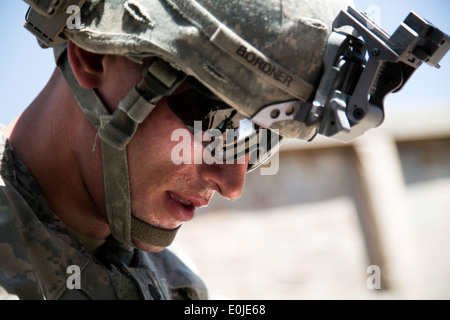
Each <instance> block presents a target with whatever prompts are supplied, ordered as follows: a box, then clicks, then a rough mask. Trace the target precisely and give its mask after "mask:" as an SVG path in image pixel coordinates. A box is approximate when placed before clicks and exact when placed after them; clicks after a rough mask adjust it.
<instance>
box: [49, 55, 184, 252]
mask: <svg viewBox="0 0 450 320" xmlns="http://www.w3.org/2000/svg"><path fill="white" fill-rule="evenodd" d="M55 56H56V59H57V64H58V66H59V68H60V69H61V71H62V74H63V75H64V78H65V79H66V82H67V84H68V85H69V87H70V88H71V90H72V93H73V95H74V97H75V99H76V100H77V102H78V104H79V105H80V107H81V109H82V110H83V112H84V114H85V115H86V117H87V118H88V120H89V121H90V122H91V124H92V125H93V126H94V127H95V128H97V130H98V134H97V136H98V137H99V138H100V139H101V147H102V158H103V176H104V188H105V202H106V209H107V217H108V224H109V226H110V229H111V233H112V235H113V236H114V237H115V238H116V239H117V240H119V241H122V242H124V243H126V244H128V245H131V246H135V245H134V244H133V239H136V240H139V241H142V242H144V243H146V244H150V245H153V246H158V247H167V246H169V245H170V244H171V243H172V242H173V240H174V239H175V236H176V233H177V231H178V229H179V227H178V228H176V229H163V228H160V227H157V226H153V225H151V224H148V223H147V222H145V221H142V220H140V219H138V218H136V217H135V216H133V214H132V212H131V196H130V183H129V176H128V161H127V152H126V147H127V145H128V143H129V142H130V140H131V138H132V137H133V136H134V134H135V133H136V130H137V127H138V125H139V124H140V123H142V122H143V121H144V120H145V118H146V117H147V116H148V115H149V114H150V113H151V112H152V111H153V109H154V108H155V107H156V104H157V103H158V101H159V100H160V99H161V98H162V97H164V96H166V95H169V94H170V93H171V92H173V90H175V89H176V88H177V87H178V85H179V84H180V83H181V82H182V81H183V80H184V79H185V75H184V74H182V73H179V72H176V71H175V70H174V69H172V68H170V67H169V66H163V65H162V64H161V62H160V61H159V60H157V59H154V60H153V61H152V62H150V64H149V66H148V67H146V68H145V71H144V76H143V80H142V81H141V82H140V83H139V84H138V86H137V87H135V88H133V89H132V90H131V91H130V92H129V93H128V95H127V96H126V97H125V98H124V99H123V100H122V101H121V102H120V103H119V106H118V108H117V109H116V111H114V113H112V114H110V112H109V111H108V110H107V109H106V107H105V106H104V104H103V103H102V101H101V100H100V98H99V97H98V95H97V94H96V93H95V91H94V90H92V89H86V88H84V87H82V86H81V85H80V84H79V83H78V81H77V80H76V78H75V75H74V74H73V70H72V68H71V66H70V63H69V61H68V58H67V53H66V52H64V51H62V52H58V53H56V52H55Z"/></svg>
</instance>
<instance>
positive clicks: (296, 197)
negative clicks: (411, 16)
mask: <svg viewBox="0 0 450 320" xmlns="http://www.w3.org/2000/svg"><path fill="white" fill-rule="evenodd" d="M355 6H356V8H357V9H358V10H360V11H365V12H367V13H368V14H369V15H371V16H372V17H373V19H374V20H375V21H377V22H379V23H380V24H381V25H382V26H383V27H384V28H385V29H386V30H387V31H388V32H389V33H393V32H394V31H395V29H396V27H398V25H399V24H400V23H401V22H402V21H403V19H404V18H405V17H406V16H407V14H408V13H409V11H415V12H416V13H418V14H419V15H421V16H422V17H424V18H426V19H428V20H430V21H431V22H433V23H434V24H435V25H437V26H438V27H439V28H441V29H443V30H444V31H446V32H447V33H450V20H449V19H448V14H449V13H450V2H448V1H447V0H430V1H420V0H410V1H387V0H355ZM1 7H2V9H3V10H2V11H1V13H0V27H1V29H2V31H3V34H4V36H3V41H2V44H1V46H2V47H1V49H2V50H1V51H0V55H1V59H0V64H1V69H0V70H1V73H0V74H1V77H0V97H1V100H0V123H2V124H7V123H9V122H10V121H12V120H13V119H14V118H15V117H17V116H19V115H20V113H21V112H22V111H23V109H24V108H25V107H26V106H28V104H29V103H30V102H31V101H32V99H33V98H34V97H35V96H36V95H37V94H38V93H39V91H40V90H41V89H42V88H43V87H44V85H45V84H46V82H47V81H48V79H49V78H50V75H51V73H52V72H53V68H54V62H53V55H52V52H51V50H42V49H40V48H39V47H38V46H37V44H36V41H35V40H34V38H33V37H32V36H31V35H30V34H28V33H27V32H26V31H25V30H24V29H23V27H22V25H23V21H24V16H25V12H26V9H27V6H26V4H25V3H24V2H23V1H7V2H6V1H5V2H4V3H2V5H1ZM441 65H442V68H441V69H440V70H436V69H433V68H430V67H428V66H423V67H421V68H420V69H419V70H418V71H417V72H416V74H415V75H414V76H413V77H412V78H411V80H410V81H409V83H408V84H407V85H406V86H405V88H404V89H403V90H402V91H401V92H400V93H397V94H394V95H391V96H389V97H388V99H387V100H386V104H385V107H386V121H385V123H384V124H383V125H382V126H381V127H380V128H377V129H375V130H372V131H370V132H369V133H367V134H366V135H365V136H364V137H362V138H360V139H358V140H356V141H355V142H354V143H350V144H341V143H337V142H336V143H335V142H333V141H332V140H326V139H324V138H318V139H317V140H316V141H314V142H312V143H306V142H294V141H289V142H287V143H286V144H285V145H284V146H283V148H282V151H281V152H280V157H279V165H280V170H279V172H278V173H277V174H276V175H274V176H263V175H261V174H260V171H259V170H257V171H255V172H253V173H251V174H249V175H248V176H247V179H246V186H245V191H244V194H243V197H242V198H241V199H239V200H237V201H235V202H229V201H226V200H223V199H221V198H220V197H219V196H215V198H214V199H213V200H212V203H211V206H210V207H209V208H207V209H202V210H201V211H200V212H199V214H198V215H197V217H196V219H195V220H194V221H193V222H191V223H188V224H186V225H184V226H183V228H182V229H181V230H180V232H179V236H178V238H177V244H176V247H181V248H182V250H183V252H184V253H185V254H187V255H188V258H189V259H190V260H191V261H192V262H193V263H194V264H195V268H196V269H197V270H198V272H199V273H200V275H201V276H202V277H203V279H204V280H205V282H206V283H207V285H208V287H209V289H210V292H211V294H212V297H213V298H227V299H228V298H229V299H449V298H450V252H449V250H448V247H449V245H450V232H449V230H450V90H449V89H450V84H449V83H450V81H449V80H450V57H448V56H447V57H446V58H445V59H444V60H443V61H442V63H441ZM370 266H378V267H379V271H380V275H381V290H372V289H370V283H369V285H368V280H369V282H370V279H371V278H370V279H369V277H371V276H372V272H371V270H372V269H370V268H369V267H370Z"/></svg>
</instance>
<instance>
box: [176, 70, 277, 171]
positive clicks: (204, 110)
mask: <svg viewBox="0 0 450 320" xmlns="http://www.w3.org/2000/svg"><path fill="white" fill-rule="evenodd" d="M187 81H188V82H189V83H190V84H191V85H192V88H190V89H187V90H186V91H183V92H181V93H176V94H172V95H170V96H169V97H168V98H167V104H168V106H169V108H170V109H171V110H172V111H173V112H174V114H175V115H176V116H177V117H178V118H179V119H180V120H181V121H182V122H183V123H184V124H185V126H186V127H187V129H188V130H189V131H190V132H191V133H192V134H193V135H194V136H196V133H198V132H200V131H201V132H203V133H204V134H203V135H202V144H203V146H204V147H205V149H206V150H207V151H208V152H209V153H210V154H211V156H212V157H214V158H215V159H216V160H217V161H218V163H224V162H225V163H235V162H237V163H239V160H241V161H243V158H244V157H245V156H247V155H250V156H249V164H248V168H247V172H250V171H253V170H255V169H256V168H258V167H259V166H261V165H262V164H263V163H265V162H266V161H267V160H269V158H270V157H271V156H272V155H273V154H274V153H275V152H277V151H278V149H279V148H280V146H281V143H282V142H283V141H284V139H283V138H282V137H281V136H280V135H278V134H277V133H276V132H275V131H273V130H269V129H266V128H262V127H259V126H258V125H256V124H254V123H253V122H252V121H251V120H250V119H249V118H247V117H245V116H244V115H242V114H240V113H239V112H238V111H237V110H236V109H234V108H233V107H231V106H229V105H228V104H226V103H225V102H223V101H222V100H221V99H220V98H218V97H217V96H216V95H215V94H214V93H212V92H211V91H210V90H209V89H208V88H206V87H205V86H203V85H202V84H201V83H200V82H198V80H196V79H194V78H192V77H188V78H187Z"/></svg>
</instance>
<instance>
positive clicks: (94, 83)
mask: <svg viewBox="0 0 450 320" xmlns="http://www.w3.org/2000/svg"><path fill="white" fill-rule="evenodd" d="M67 53H68V57H69V62H70V65H71V67H72V70H73V73H74V75H75V77H76V78H77V80H78V83H79V84H80V85H81V86H83V87H85V88H87V89H96V88H98V87H100V84H101V81H102V78H103V75H104V68H103V62H104V58H105V55H102V54H96V53H92V52H89V51H86V50H84V49H82V48H80V47H78V46H77V45H76V44H74V43H73V42H72V41H70V40H69V41H68V45H67Z"/></svg>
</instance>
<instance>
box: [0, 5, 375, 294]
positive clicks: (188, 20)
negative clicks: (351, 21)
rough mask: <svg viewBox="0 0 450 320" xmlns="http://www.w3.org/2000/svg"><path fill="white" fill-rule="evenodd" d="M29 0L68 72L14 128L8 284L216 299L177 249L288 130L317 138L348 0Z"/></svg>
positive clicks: (1, 279) (3, 265) (7, 204)
mask: <svg viewBox="0 0 450 320" xmlns="http://www.w3.org/2000/svg"><path fill="white" fill-rule="evenodd" d="M27 2H29V3H31V4H34V7H33V8H34V10H32V11H31V12H30V13H29V14H28V17H27V24H26V26H27V28H28V29H29V30H30V31H32V32H33V33H34V34H35V35H36V36H37V38H38V40H39V42H40V43H41V45H42V46H43V47H45V46H51V47H54V53H55V60H56V64H57V68H56V69H55V71H54V73H53V76H52V77H51V79H50V81H49V82H48V84H47V85H46V86H45V88H44V89H43V90H42V92H41V93H40V94H39V96H38V97H37V98H36V99H35V100H34V101H33V103H32V104H31V105H30V106H29V107H28V108H27V109H26V110H25V112H24V113H23V114H22V115H21V116H20V117H19V118H18V119H17V120H16V121H15V122H14V123H12V124H10V125H9V126H8V127H7V128H5V130H4V135H2V141H1V149H0V150H1V159H2V162H1V191H0V202H1V207H0V286H2V287H3V288H4V290H1V291H0V292H2V293H1V294H2V295H3V296H7V297H10V295H16V296H17V297H18V298H19V299H206V298H207V297H208V296H207V290H206V287H205V285H204V283H203V282H202V280H201V279H199V278H198V276H197V275H195V274H194V273H193V272H192V271H191V270H189V268H188V267H187V266H186V265H185V264H184V263H183V262H182V261H181V260H180V259H179V258H177V256H176V255H175V254H173V253H172V252H171V251H170V250H168V249H166V248H167V247H168V246H169V245H170V244H171V243H172V241H173V239H174V237H175V234H176V232H177V230H178V229H179V227H180V226H181V224H182V223H185V222H187V221H190V220H191V219H192V218H193V217H194V215H195V210H196V208H199V207H204V206H207V205H208V203H209V201H210V199H211V197H212V195H213V194H214V193H215V192H217V193H219V194H220V195H221V196H223V197H225V198H228V199H230V200H235V199H237V198H239V197H240V195H241V193H242V188H243V184H244V177H245V174H246V173H247V172H249V171H250V170H253V169H255V168H256V167H257V166H258V165H260V164H261V163H263V162H264V161H265V160H267V159H268V158H269V156H270V155H272V154H273V153H274V152H276V150H277V149H278V147H279V144H280V143H281V141H282V140H283V139H282V138H281V137H287V138H297V139H303V140H311V139H312V138H313V137H314V136H315V135H316V134H317V130H318V123H317V121H316V120H317V119H316V118H317V117H318V115H319V110H320V108H315V109H314V112H313V113H312V114H311V115H310V117H309V118H311V119H309V118H308V117H305V115H309V113H308V112H306V111H305V110H306V109H307V110H308V111H309V110H312V109H311V107H312V104H311V102H312V100H313V99H314V94H315V92H316V90H317V87H318V86H319V83H320V79H321V75H322V73H323V67H324V64H323V59H324V56H325V50H326V48H327V41H328V38H329V36H330V33H331V31H332V30H333V28H332V24H333V21H334V20H335V18H336V17H337V15H338V14H339V12H340V11H341V10H343V9H344V10H345V9H346V8H347V6H348V5H349V4H351V3H349V1H346V0H341V1H336V0H326V1H321V2H320V5H317V2H316V1H309V0H290V1H282V2H281V1H267V0H256V1H240V0H239V1H231V0H230V1H217V0H126V1H125V0H107V1H97V0H87V1H60V2H56V3H57V4H59V5H61V4H66V5H67V3H68V2H69V3H70V4H72V5H73V3H75V4H78V6H79V7H80V8H81V11H79V16H75V17H73V16H70V15H69V14H67V12H66V8H63V9H61V7H52V6H50V4H52V5H55V6H56V4H55V2H52V1H42V2H41V5H42V3H44V4H45V3H46V4H47V5H48V7H45V6H44V5H42V6H41V7H40V6H38V5H36V4H35V3H36V2H35V1H31V0H30V1H27ZM75 8H77V7H76V6H75ZM61 17H62V18H61ZM78 18H79V22H81V23H80V24H78V25H77V23H74V20H73V19H75V21H76V19H78ZM61 21H63V23H64V25H61ZM66 21H67V23H66ZM69 22H70V25H69ZM348 36H349V37H350V35H348ZM355 41H356V40H354V42H352V43H353V44H352V45H353V46H355V44H354V43H355ZM352 51H353V52H356V50H353V49H352ZM357 61H360V60H357ZM359 72H362V71H361V70H359ZM366 96H367V95H366ZM274 106H275V107H274ZM308 107H309V109H308ZM305 108H306V109H305ZM261 110H264V112H265V113H267V111H269V112H268V115H269V116H267V115H265V113H264V112H263V113H260V112H261ZM280 114H281V115H280ZM257 115H258V116H257ZM280 116H281V118H279V117H280ZM294 117H295V118H294ZM268 119H269V122H268ZM276 119H277V121H275V120H276ZM308 119H309V120H308ZM307 120H308V121H307ZM269 129H271V130H269ZM180 130H181V134H179V135H174V133H175V132H178V133H180ZM277 130H279V132H277ZM229 132H232V133H233V134H234V136H232V138H231V139H229V136H228V134H229ZM205 133H208V134H209V137H210V138H211V136H213V137H214V139H208V138H206V139H205V136H206V134H205ZM278 133H280V134H281V135H280V136H279V135H278ZM199 137H200V138H199ZM191 138H192V139H191ZM217 138H218V139H217ZM182 142H183V143H184V144H183V148H182V150H181V152H185V153H186V152H187V153H188V154H187V155H186V154H183V161H178V160H176V159H174V158H176V157H177V156H180V154H179V152H178V151H179V150H178V149H177V147H179V145H180V143H182ZM184 147H186V148H184ZM176 150H178V151H176ZM186 150H187V151H186ZM205 150H206V151H207V152H205ZM177 159H178V158H177ZM68 272H69V274H68ZM69 275H70V277H68V276H69ZM8 293H9V294H10V295H8Z"/></svg>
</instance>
